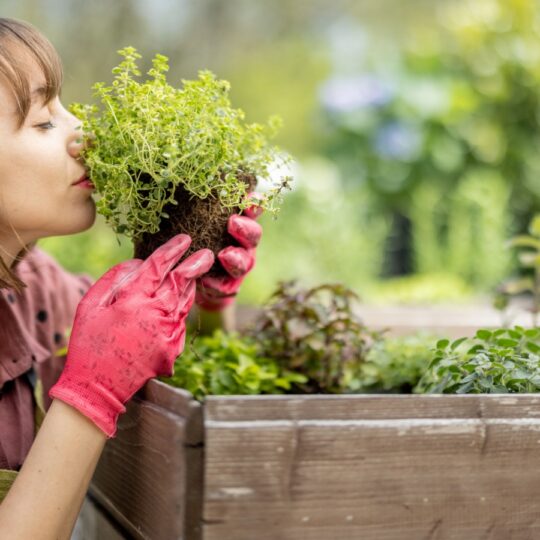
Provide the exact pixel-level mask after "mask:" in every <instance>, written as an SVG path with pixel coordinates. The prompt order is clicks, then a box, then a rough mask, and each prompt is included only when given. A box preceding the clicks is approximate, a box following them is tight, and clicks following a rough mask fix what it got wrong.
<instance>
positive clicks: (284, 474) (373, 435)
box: [85, 380, 540, 540]
mask: <svg viewBox="0 0 540 540" xmlns="http://www.w3.org/2000/svg"><path fill="white" fill-rule="evenodd" d="M90 495H91V498H92V500H93V501H94V502H95V503H96V505H97V508H99V512H100V515H101V516H105V518H104V519H105V520H109V521H110V522H111V523H114V524H117V525H120V526H121V529H122V531H123V533H119V536H118V538H122V537H126V538H139V539H151V540H161V539H163V540H173V539H185V540H345V539H351V540H352V539H354V540H420V539H426V540H427V539H432V540H435V539H437V540H440V539H455V540H476V539H478V540H480V539H486V540H487V539H490V540H496V539H497V540H498V539H500V540H509V539H519V540H526V539H531V540H532V539H536V538H540V396H538V395H536V394H519V395H517V394H512V395H501V394H498V395H493V394H492V395H463V396H457V395H421V396H420V395H396V394H394V395H374V394H371V395H349V396H344V395H342V396H321V395H319V396H249V397H243V396H237V397H233V396H229V397H212V398H208V399H207V400H206V402H205V403H204V405H201V404H199V403H198V402H197V401H194V400H192V399H191V397H190V395H189V394H188V393H186V392H184V391H182V390H178V389H175V388H172V387H169V386H167V385H166V384H163V383H161V382H158V381H155V380H154V381H151V382H150V383H149V384H148V385H147V386H146V387H145V388H144V389H143V390H142V391H141V392H140V393H139V394H137V396H136V397H135V398H134V399H133V400H132V402H131V403H130V404H129V405H128V412H127V413H126V414H125V415H124V416H123V417H122V418H121V420H120V422H119V429H118V435H117V437H116V438H115V439H112V440H110V441H109V442H108V443H107V445H106V448H105V451H104V454H103V456H102V459H101V461H100V462H99V465H98V468H97V470H96V473H95V476H94V478H93V481H92V485H91V490H90ZM85 538H87V539H91V538H94V536H92V533H91V531H87V532H86V536H85ZM95 538H100V540H101V539H102V538H105V536H104V535H101V537H100V536H99V534H97V533H96V536H95ZM111 538H113V536H111ZM114 538H117V537H116V536H114Z"/></svg>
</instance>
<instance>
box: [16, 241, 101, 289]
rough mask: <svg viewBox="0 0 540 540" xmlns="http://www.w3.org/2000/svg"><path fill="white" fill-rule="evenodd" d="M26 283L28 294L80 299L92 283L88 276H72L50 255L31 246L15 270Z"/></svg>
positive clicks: (72, 274)
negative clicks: (68, 296)
mask: <svg viewBox="0 0 540 540" xmlns="http://www.w3.org/2000/svg"><path fill="white" fill-rule="evenodd" d="M15 272H16V273H17V275H18V276H19V277H20V278H21V279H22V280H23V281H24V282H25V283H26V285H27V289H28V291H27V292H28V293H37V292H41V293H42V294H43V293H47V292H51V293H53V294H55V295H62V294H63V293H66V292H67V293H69V294H70V296H72V295H73V294H74V295H75V297H76V298H79V299H80V298H81V297H82V296H83V295H84V294H86V291H87V290H88V289H89V288H90V286H91V285H92V283H93V281H94V280H93V278H92V277H91V276H89V275H88V274H74V273H72V272H69V271H68V270H66V269H65V268H64V267H63V266H62V265H61V264H60V263H59V262H58V261H57V260H56V259H55V258H54V257H53V256H52V255H50V254H49V253H47V252H46V251H44V250H43V249H41V248H39V247H38V246H33V247H32V248H31V249H30V250H29V252H28V254H27V255H26V256H25V257H24V258H23V259H22V260H21V262H20V263H19V264H18V266H17V267H16V268H15Z"/></svg>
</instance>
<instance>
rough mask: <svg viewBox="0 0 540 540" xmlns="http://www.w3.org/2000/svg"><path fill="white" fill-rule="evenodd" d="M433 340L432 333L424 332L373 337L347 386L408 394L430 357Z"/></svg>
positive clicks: (433, 344)
mask: <svg viewBox="0 0 540 540" xmlns="http://www.w3.org/2000/svg"><path fill="white" fill-rule="evenodd" d="M436 342H437V338H436V337H435V336H434V335H430V334H424V333H419V334H413V335H407V336H392V337H390V336H386V337H385V338H384V339H379V340H376V341H375V342H374V343H373V345H372V347H371V349H370V350H369V351H368V353H367V356H366V361H365V363H363V364H362V365H361V366H360V370H357V371H356V372H352V371H351V372H349V374H348V377H347V379H346V387H347V389H348V390H350V391H353V392H370V393H377V392H393V393H399V394H410V393H411V391H412V389H413V388H414V387H415V386H416V385H417V384H418V381H419V380H420V379H421V378H422V375H423V374H424V372H425V371H426V369H427V367H428V365H429V363H430V361H431V359H432V358H433V348H434V346H435V343H436Z"/></svg>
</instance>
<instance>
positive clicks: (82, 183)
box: [73, 178, 95, 189]
mask: <svg viewBox="0 0 540 540" xmlns="http://www.w3.org/2000/svg"><path fill="white" fill-rule="evenodd" d="M73 185H75V186H78V187H82V188H87V189H94V187H95V186H94V184H92V182H91V181H90V180H89V179H88V178H86V179H85V180H81V181H80V182H77V183H76V184H73Z"/></svg>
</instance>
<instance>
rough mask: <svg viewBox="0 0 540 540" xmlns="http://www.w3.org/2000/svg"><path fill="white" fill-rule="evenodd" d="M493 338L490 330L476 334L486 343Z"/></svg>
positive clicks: (482, 330) (479, 331)
mask: <svg viewBox="0 0 540 540" xmlns="http://www.w3.org/2000/svg"><path fill="white" fill-rule="evenodd" d="M491 336H492V333H491V332H490V331H489V330H484V329H481V330H478V331H477V332H476V337H477V338H478V339H482V340H484V341H487V340H489V339H490V338H491Z"/></svg>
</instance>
